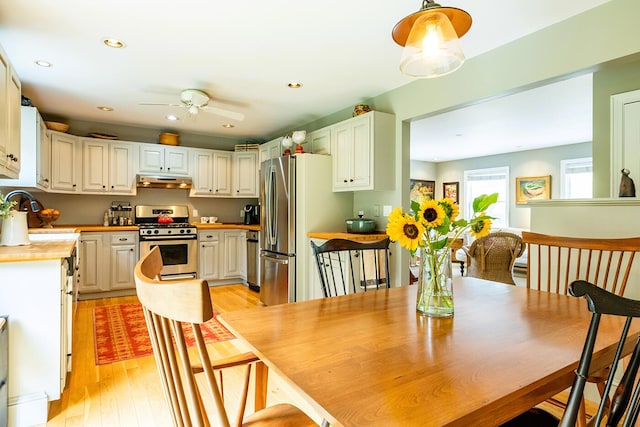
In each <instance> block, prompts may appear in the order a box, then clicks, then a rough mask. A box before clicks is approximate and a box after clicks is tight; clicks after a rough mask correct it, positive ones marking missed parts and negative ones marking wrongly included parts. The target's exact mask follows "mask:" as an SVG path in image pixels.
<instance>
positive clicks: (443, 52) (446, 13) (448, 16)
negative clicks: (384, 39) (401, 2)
mask: <svg viewBox="0 0 640 427" xmlns="http://www.w3.org/2000/svg"><path fill="white" fill-rule="evenodd" d="M469 28H471V16H470V15H469V14H468V13H467V12H465V11H464V10H461V9H457V8H453V7H442V6H440V5H439V4H437V3H434V2H433V0H424V1H423V3H422V9H421V10H420V11H418V12H416V13H414V14H411V15H409V16H407V17H405V18H404V19H403V20H401V21H400V22H398V24H396V26H395V27H394V29H393V31H392V36H393V40H394V41H395V42H396V43H398V44H399V45H400V46H404V50H403V52H402V57H401V59H400V71H402V73H404V74H407V75H409V76H411V77H417V78H432V77H439V76H443V75H445V74H449V73H452V72H454V71H455V70H457V69H458V68H460V67H461V66H462V64H463V63H464V59H465V58H464V53H463V52H462V47H461V46H460V41H459V37H462V36H463V35H464V34H466V32H467V31H469Z"/></svg>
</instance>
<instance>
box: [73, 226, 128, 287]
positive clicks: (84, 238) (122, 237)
mask: <svg viewBox="0 0 640 427" xmlns="http://www.w3.org/2000/svg"><path fill="white" fill-rule="evenodd" d="M137 238H138V235H137V233H136V232H135V231H126V232H110V231H107V232H83V233H81V235H80V285H79V294H80V297H79V298H80V299H88V298H91V297H93V296H94V295H93V294H98V296H99V294H100V293H104V292H109V291H120V290H130V289H135V287H136V285H135V282H134V281H133V269H134V267H135V265H136V262H137V260H138V243H137Z"/></svg>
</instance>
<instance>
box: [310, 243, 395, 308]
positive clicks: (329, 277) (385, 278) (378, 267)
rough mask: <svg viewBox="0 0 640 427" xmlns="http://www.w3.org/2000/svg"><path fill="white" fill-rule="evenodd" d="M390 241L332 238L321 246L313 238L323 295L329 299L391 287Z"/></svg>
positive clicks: (312, 244) (312, 245)
mask: <svg viewBox="0 0 640 427" xmlns="http://www.w3.org/2000/svg"><path fill="white" fill-rule="evenodd" d="M389 243H390V240H389V238H388V237H387V238H385V239H384V240H380V241H376V242H372V243H362V242H354V241H351V240H346V239H331V240H328V241H326V242H325V243H323V244H322V245H317V244H316V243H314V242H313V241H312V242H311V247H312V249H313V253H314V256H315V258H316V266H317V270H318V276H319V277H320V284H321V288H322V289H321V291H322V295H323V296H324V297H325V298H327V297H333V296H338V295H346V294H350V293H356V292H366V291H367V290H368V289H370V288H374V287H375V288H376V289H379V288H380V287H385V288H388V287H389V286H390V285H389V277H390V276H389Z"/></svg>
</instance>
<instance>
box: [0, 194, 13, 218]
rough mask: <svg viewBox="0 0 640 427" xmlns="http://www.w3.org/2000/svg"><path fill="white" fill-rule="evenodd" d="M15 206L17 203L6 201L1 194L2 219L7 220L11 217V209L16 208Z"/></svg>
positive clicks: (0, 208)
mask: <svg viewBox="0 0 640 427" xmlns="http://www.w3.org/2000/svg"><path fill="white" fill-rule="evenodd" d="M15 205H16V202H12V201H9V200H6V199H5V198H4V195H3V194H2V193H0V217H1V218H7V217H8V216H9V212H10V211H11V208H12V207H14V206H15Z"/></svg>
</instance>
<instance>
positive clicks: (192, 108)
mask: <svg viewBox="0 0 640 427" xmlns="http://www.w3.org/2000/svg"><path fill="white" fill-rule="evenodd" d="M187 111H188V112H189V114H192V115H194V116H195V115H196V114H198V106H197V105H195V104H193V105H189V107H188V108H187Z"/></svg>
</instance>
